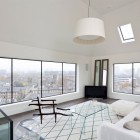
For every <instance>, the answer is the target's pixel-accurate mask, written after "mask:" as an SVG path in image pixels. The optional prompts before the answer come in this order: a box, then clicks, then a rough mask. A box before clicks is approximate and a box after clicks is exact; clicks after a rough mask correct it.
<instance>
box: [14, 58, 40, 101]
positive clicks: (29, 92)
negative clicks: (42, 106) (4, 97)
mask: <svg viewBox="0 0 140 140" xmlns="http://www.w3.org/2000/svg"><path fill="white" fill-rule="evenodd" d="M13 85H14V86H13V102H19V101H24V100H29V99H33V98H36V97H37V96H38V95H40V93H41V62H40V61H30V60H19V59H13Z"/></svg>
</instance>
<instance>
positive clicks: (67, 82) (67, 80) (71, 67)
mask: <svg viewBox="0 0 140 140" xmlns="http://www.w3.org/2000/svg"><path fill="white" fill-rule="evenodd" d="M75 91H76V65H75V64H67V63H63V93H70V92H75Z"/></svg>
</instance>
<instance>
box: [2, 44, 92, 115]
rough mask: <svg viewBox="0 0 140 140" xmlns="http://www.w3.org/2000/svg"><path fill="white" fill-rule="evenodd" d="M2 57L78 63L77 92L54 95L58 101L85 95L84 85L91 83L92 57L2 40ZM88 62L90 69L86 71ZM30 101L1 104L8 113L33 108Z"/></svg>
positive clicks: (11, 113)
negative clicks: (29, 104)
mask: <svg viewBox="0 0 140 140" xmlns="http://www.w3.org/2000/svg"><path fill="white" fill-rule="evenodd" d="M0 57H11V58H23V59H24V58H25V59H35V60H48V61H57V62H69V63H77V64H78V69H77V92H76V93H70V94H66V95H59V96H53V97H50V98H53V99H56V100H57V103H61V102H66V101H69V100H74V99H78V98H82V97H84V86H85V85H89V84H90V83H91V76H90V72H91V70H90V69H91V58H90V57H86V56H78V55H72V54H67V53H62V52H56V51H51V50H47V49H40V48H34V47H29V46H23V45H17V44H12V43H6V42H0ZM86 64H88V66H89V70H88V71H86V69H85V67H86ZM28 103H29V102H22V103H15V104H9V105H4V106H1V107H0V108H1V109H3V110H4V111H5V112H6V113H7V114H8V115H13V114H16V113H20V112H24V111H28V110H31V109H32V107H28Z"/></svg>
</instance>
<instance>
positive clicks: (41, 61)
mask: <svg viewBox="0 0 140 140" xmlns="http://www.w3.org/2000/svg"><path fill="white" fill-rule="evenodd" d="M1 58H3V59H10V60H11V103H5V104H0V106H3V105H8V104H16V103H20V102H26V101H30V100H32V99H29V100H24V101H18V102H13V60H14V59H17V60H28V61H39V62H40V63H41V64H40V66H41V67H40V69H41V75H40V76H41V77H40V79H41V83H40V84H41V92H40V95H41V98H47V97H53V96H59V95H52V96H46V97H43V96H42V63H43V62H53V63H62V94H60V95H65V94H69V93H74V92H76V91H77V64H76V63H68V62H57V61H47V60H35V59H24V58H11V57H0V59H1ZM64 63H66V64H75V91H73V92H68V93H63V64H64Z"/></svg>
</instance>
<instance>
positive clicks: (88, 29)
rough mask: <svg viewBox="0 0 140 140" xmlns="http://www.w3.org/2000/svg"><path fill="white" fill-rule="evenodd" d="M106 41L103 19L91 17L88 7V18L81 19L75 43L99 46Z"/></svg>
mask: <svg viewBox="0 0 140 140" xmlns="http://www.w3.org/2000/svg"><path fill="white" fill-rule="evenodd" d="M89 6H90V0H89ZM104 40H105V31H104V22H103V21H102V20H101V19H98V18H91V17H89V7H88V18H83V19H80V20H79V21H78V23H77V26H76V32H75V37H74V42H75V43H79V44H97V43H100V42H102V41H104Z"/></svg>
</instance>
